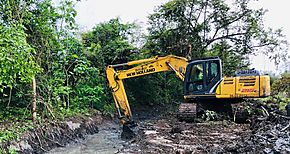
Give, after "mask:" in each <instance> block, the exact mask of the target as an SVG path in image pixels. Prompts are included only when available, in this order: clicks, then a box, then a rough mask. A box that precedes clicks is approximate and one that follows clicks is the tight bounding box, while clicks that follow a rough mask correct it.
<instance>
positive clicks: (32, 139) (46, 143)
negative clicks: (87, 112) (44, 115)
mask: <svg viewBox="0 0 290 154" xmlns="http://www.w3.org/2000/svg"><path fill="white" fill-rule="evenodd" d="M103 121H104V118H103V116H101V115H99V114H96V115H94V116H91V117H75V118H68V119H66V120H64V121H62V122H54V121H46V122H43V124H41V125H37V126H35V128H34V129H31V130H28V131H27V132H25V133H24V134H23V135H22V136H21V137H20V139H19V140H17V141H11V142H6V143H2V144H1V147H2V148H3V149H7V150H8V149H9V148H10V149H15V150H16V151H17V152H18V153H44V152H47V151H49V150H50V149H52V148H55V147H63V146H65V145H67V144H68V143H71V142H77V140H79V139H84V136H85V135H88V134H94V133H97V132H98V126H99V125H100V124H101V123H102V122H103Z"/></svg>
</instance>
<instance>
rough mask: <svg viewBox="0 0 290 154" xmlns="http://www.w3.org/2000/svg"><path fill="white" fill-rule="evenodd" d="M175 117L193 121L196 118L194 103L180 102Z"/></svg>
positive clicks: (180, 119)
mask: <svg viewBox="0 0 290 154" xmlns="http://www.w3.org/2000/svg"><path fill="white" fill-rule="evenodd" d="M177 119H178V120H179V121H185V122H194V121H195V120H196V103H181V104H180V105H179V108H178V113H177Z"/></svg>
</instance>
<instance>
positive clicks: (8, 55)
mask: <svg viewBox="0 0 290 154" xmlns="http://www.w3.org/2000/svg"><path fill="white" fill-rule="evenodd" d="M76 3H77V0H64V1H61V3H60V4H59V5H58V6H55V5H54V4H53V3H52V0H26V1H21V0H6V1H0V36H1V37H0V72H1V74H0V91H1V95H0V103H1V104H0V106H1V109H0V121H1V122H8V123H9V120H10V121H11V120H13V121H17V122H18V121H19V122H24V123H28V125H27V126H26V127H22V126H20V125H17V124H16V125H13V126H11V130H1V131H0V142H3V141H7V140H10V139H16V138H17V136H18V134H19V133H22V132H23V131H25V130H27V129H28V128H30V127H31V126H32V124H31V120H30V119H31V116H32V115H31V112H30V107H31V101H32V87H31V82H32V79H33V78H35V79H36V87H37V95H36V98H37V116H38V119H39V122H41V121H42V120H41V119H44V118H48V119H63V118H65V117H67V116H74V115H77V114H90V112H91V110H92V109H93V110H98V111H101V112H102V113H104V114H110V113H112V112H114V104H113V101H112V97H111V93H110V90H109V88H108V85H107V81H106V78H105V68H106V66H107V65H108V64H116V63H124V62H127V61H129V60H134V59H142V58H147V57H152V56H156V55H168V54H174V55H179V56H184V57H187V58H189V59H191V58H198V57H204V56H220V57H221V58H222V60H223V63H224V64H223V67H224V70H225V72H224V73H225V75H231V74H232V73H233V72H234V71H235V69H236V68H246V67H248V65H249V60H248V59H247V57H248V55H249V54H255V53H256V52H258V50H263V51H264V52H265V53H268V55H269V56H271V57H272V58H275V59H276V60H277V62H278V61H279V59H281V58H285V55H284V53H285V52H283V51H286V48H283V45H285V44H286V42H285V40H284V37H283V35H282V34H281V30H271V29H270V30H267V29H265V28H264V27H263V15H264V13H265V11H264V10H263V9H259V10H252V9H250V8H249V7H248V3H249V0H241V1H234V3H235V5H234V6H235V7H234V8H231V7H230V6H232V5H229V4H227V3H226V2H225V1H224V0H212V1H203V0H197V1H192V0H172V1H170V2H168V3H166V4H164V5H162V6H160V7H159V8H158V9H157V10H156V11H155V12H154V13H153V14H151V15H150V16H149V21H150V26H149V28H148V32H149V34H148V35H147V36H146V37H144V38H142V40H145V42H143V43H144V44H143V45H142V46H138V47H137V46H135V45H134V44H140V43H142V42H140V41H139V42H138V39H137V38H138V37H140V34H138V33H137V32H136V30H138V28H139V27H138V25H136V24H134V23H122V22H121V20H120V19H118V18H116V19H111V20H110V21H108V22H104V23H99V24H96V26H95V27H94V28H93V29H92V30H90V31H87V32H84V33H82V34H81V35H79V34H78V27H77V25H76V23H75V16H76V10H75V9H74V5H75V4H76ZM201 14H202V15H201ZM277 50H279V51H277ZM286 76H287V75H286ZM286 76H285V77H286ZM288 76H289V74H288ZM285 77H284V76H283V77H282V79H281V80H276V81H275V82H274V83H273V85H277V86H276V87H277V88H283V86H280V85H283V84H282V83H284V82H285V81H284V79H286V78H287V80H288V77H286V78H285ZM178 80H179V79H177V78H176V77H175V75H174V74H172V73H158V74H154V75H151V76H145V77H141V78H137V79H131V80H128V81H126V82H125V86H126V88H128V96H129V99H130V101H131V102H132V104H135V105H138V104H142V105H144V104H146V105H148V104H149V105H154V104H162V105H166V104H169V103H172V102H178V101H180V100H181V98H182V96H181V93H182V83H181V81H178ZM274 89H275V88H274ZM280 90H284V91H285V92H286V93H287V95H288V97H289V86H288V87H285V88H284V89H279V90H277V91H280ZM287 90H288V91H287Z"/></svg>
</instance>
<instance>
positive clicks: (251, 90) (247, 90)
mask: <svg viewBox="0 0 290 154" xmlns="http://www.w3.org/2000/svg"><path fill="white" fill-rule="evenodd" d="M241 92H255V89H242V90H241Z"/></svg>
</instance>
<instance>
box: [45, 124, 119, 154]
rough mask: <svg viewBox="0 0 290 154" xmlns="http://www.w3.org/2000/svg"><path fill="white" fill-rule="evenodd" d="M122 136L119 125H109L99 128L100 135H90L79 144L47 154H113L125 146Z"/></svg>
mask: <svg viewBox="0 0 290 154" xmlns="http://www.w3.org/2000/svg"><path fill="white" fill-rule="evenodd" d="M120 134H121V129H120V127H119V125H118V124H115V123H108V124H105V125H102V126H101V127H100V128H99V133H97V134H94V135H88V136H87V137H86V139H85V140H82V141H80V142H78V143H72V144H70V145H67V146H66V147H61V148H56V149H53V150H51V151H49V152H48V153H47V154H113V153H116V152H118V151H119V149H121V148H122V147H123V145H124V144H125V141H123V140H121V136H120Z"/></svg>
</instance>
